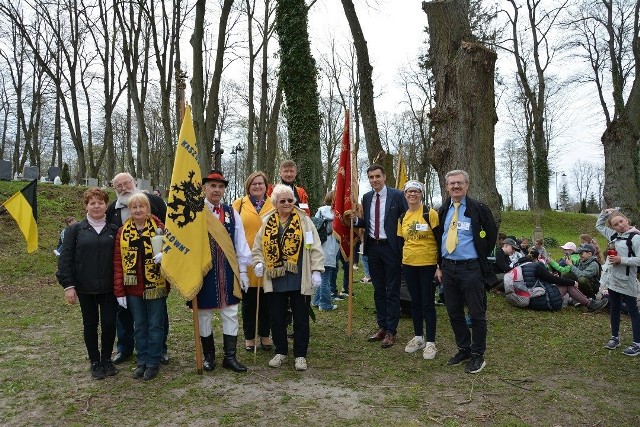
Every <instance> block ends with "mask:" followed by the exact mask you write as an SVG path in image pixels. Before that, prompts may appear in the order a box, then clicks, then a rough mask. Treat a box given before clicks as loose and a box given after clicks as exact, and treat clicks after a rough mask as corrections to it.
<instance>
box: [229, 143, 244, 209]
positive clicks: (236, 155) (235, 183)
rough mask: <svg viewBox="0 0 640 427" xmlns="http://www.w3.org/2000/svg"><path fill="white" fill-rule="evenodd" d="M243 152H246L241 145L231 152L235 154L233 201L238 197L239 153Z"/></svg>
mask: <svg viewBox="0 0 640 427" xmlns="http://www.w3.org/2000/svg"><path fill="white" fill-rule="evenodd" d="M242 151H244V148H242V145H240V144H238V145H236V146H235V147H233V150H231V154H233V200H235V199H236V198H237V197H238V153H240V152H242Z"/></svg>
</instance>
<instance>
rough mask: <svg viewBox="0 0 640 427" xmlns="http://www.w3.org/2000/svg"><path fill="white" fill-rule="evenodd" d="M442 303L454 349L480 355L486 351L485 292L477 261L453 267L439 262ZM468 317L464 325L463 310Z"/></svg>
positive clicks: (452, 264)
mask: <svg viewBox="0 0 640 427" xmlns="http://www.w3.org/2000/svg"><path fill="white" fill-rule="evenodd" d="M441 270H442V285H443V288H444V304H445V306H446V307H447V313H448V314H449V321H450V322H451V328H452V329H453V334H454V335H455V338H456V345H457V346H458V349H460V350H462V351H466V352H470V353H472V354H479V355H483V354H484V352H485V350H486V349H487V293H486V291H485V286H484V285H485V279H484V276H483V274H482V269H481V267H480V263H479V262H478V260H475V261H469V262H467V263H458V264H454V263H452V262H449V261H447V260H446V259H443V260H442V264H441ZM465 306H466V307H467V309H468V310H469V315H470V316H471V329H469V327H468V326H467V322H466V319H465V314H464V308H465Z"/></svg>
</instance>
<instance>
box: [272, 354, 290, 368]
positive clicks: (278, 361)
mask: <svg viewBox="0 0 640 427" xmlns="http://www.w3.org/2000/svg"><path fill="white" fill-rule="evenodd" d="M285 360H287V356H285V355H284V354H276V355H275V356H273V359H271V360H269V366H271V367H272V368H277V367H279V366H280V365H282V362H284V361H285Z"/></svg>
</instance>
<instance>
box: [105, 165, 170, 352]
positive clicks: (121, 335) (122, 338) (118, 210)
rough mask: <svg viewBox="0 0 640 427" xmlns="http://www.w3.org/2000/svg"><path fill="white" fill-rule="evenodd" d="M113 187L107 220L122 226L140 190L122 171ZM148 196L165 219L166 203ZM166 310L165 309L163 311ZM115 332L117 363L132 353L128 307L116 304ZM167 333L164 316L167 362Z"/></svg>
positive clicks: (150, 195)
mask: <svg viewBox="0 0 640 427" xmlns="http://www.w3.org/2000/svg"><path fill="white" fill-rule="evenodd" d="M112 184H113V188H114V189H115V190H116V196H117V198H116V200H114V201H113V202H111V203H110V204H109V206H108V207H107V212H106V215H107V222H108V223H110V224H114V225H116V226H118V227H122V223H123V222H125V221H126V220H127V219H129V216H130V214H129V208H127V205H128V203H129V199H130V198H131V196H133V195H134V194H135V193H138V192H140V190H139V189H138V188H137V187H136V181H135V180H134V179H133V177H132V176H131V175H130V174H128V173H126V172H122V173H119V174H117V175H116V176H115V177H114V178H113V181H112ZM145 195H146V196H147V197H148V198H149V204H150V205H151V213H152V214H154V215H155V216H157V217H158V218H160V220H161V221H163V222H164V221H166V218H165V217H166V216H167V205H166V204H165V203H164V200H162V198H160V197H158V196H156V195H154V194H149V193H145ZM165 312H166V311H165ZM116 333H117V334H118V344H117V347H116V348H117V352H116V355H115V356H114V357H113V363H115V364H119V363H122V362H124V361H125V360H127V359H129V357H131V355H132V354H133V349H134V339H133V316H132V315H131V311H129V309H126V308H123V307H121V306H118V313H117V316H116ZM168 333H169V318H168V316H167V317H166V318H165V331H164V348H163V351H162V359H161V361H162V362H163V363H167V362H168V361H169V358H168V356H167V335H168Z"/></svg>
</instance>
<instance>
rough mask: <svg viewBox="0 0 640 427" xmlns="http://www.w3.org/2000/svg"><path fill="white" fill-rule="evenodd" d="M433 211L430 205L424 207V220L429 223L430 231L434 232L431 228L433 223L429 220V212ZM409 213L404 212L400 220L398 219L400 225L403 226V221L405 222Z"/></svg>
mask: <svg viewBox="0 0 640 427" xmlns="http://www.w3.org/2000/svg"><path fill="white" fill-rule="evenodd" d="M430 210H431V207H430V206H429V205H422V218H424V220H425V221H426V222H427V226H428V227H429V230H431V231H432V232H433V227H431V221H430V220H429V211H430ZM406 213H407V212H406V211H405V212H402V213H401V214H400V218H398V220H399V221H400V225H401V226H402V221H403V220H404V216H405V214H406Z"/></svg>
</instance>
